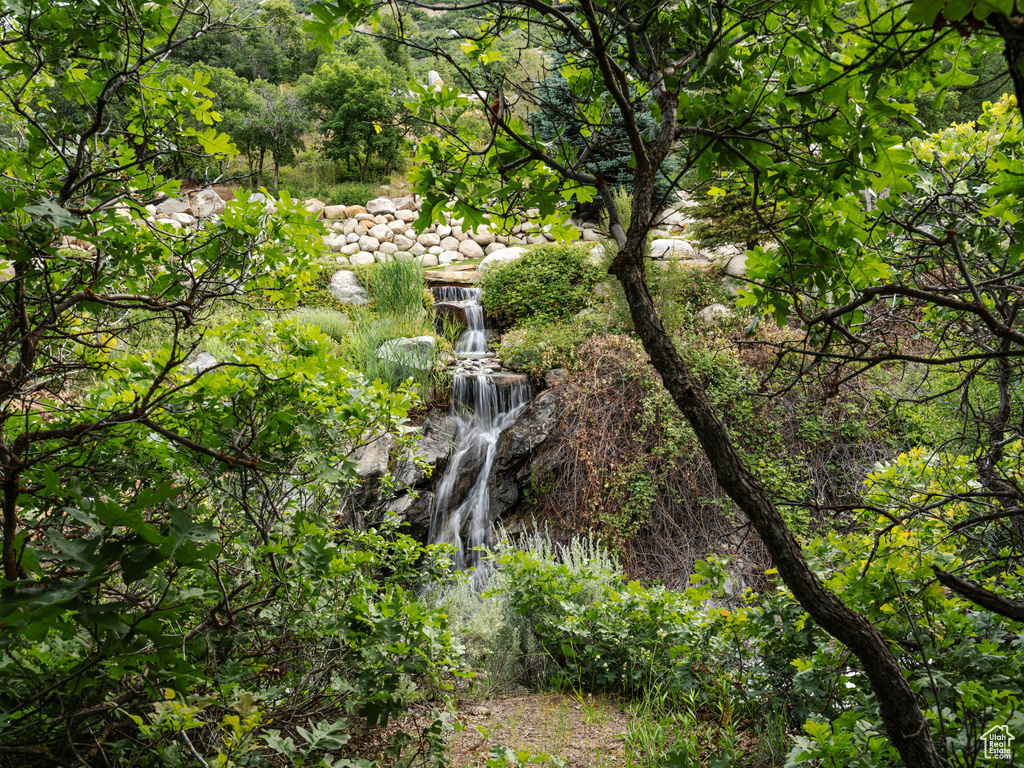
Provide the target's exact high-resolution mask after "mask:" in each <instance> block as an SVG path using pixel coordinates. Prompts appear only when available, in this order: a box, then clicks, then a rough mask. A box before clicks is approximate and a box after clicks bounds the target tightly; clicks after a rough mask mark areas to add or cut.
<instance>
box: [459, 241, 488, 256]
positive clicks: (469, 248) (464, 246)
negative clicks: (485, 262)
mask: <svg viewBox="0 0 1024 768" xmlns="http://www.w3.org/2000/svg"><path fill="white" fill-rule="evenodd" d="M459 253H461V254H462V255H463V256H465V257H466V258H467V259H482V258H484V249H483V248H481V247H480V246H479V245H478V244H477V243H476V242H475V241H473V240H463V241H462V242H461V243H459Z"/></svg>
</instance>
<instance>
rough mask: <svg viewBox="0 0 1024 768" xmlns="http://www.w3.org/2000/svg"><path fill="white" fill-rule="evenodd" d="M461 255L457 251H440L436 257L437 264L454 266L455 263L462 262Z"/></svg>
mask: <svg viewBox="0 0 1024 768" xmlns="http://www.w3.org/2000/svg"><path fill="white" fill-rule="evenodd" d="M462 258H463V257H462V254H461V253H459V252H458V251H441V252H440V253H439V254H438V255H437V263H438V264H454V263H455V262H456V261H462Z"/></svg>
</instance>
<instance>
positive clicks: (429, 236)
mask: <svg viewBox="0 0 1024 768" xmlns="http://www.w3.org/2000/svg"><path fill="white" fill-rule="evenodd" d="M416 242H418V243H419V244H420V245H422V246H424V247H425V248H431V247H433V246H435V245H441V236H440V235H438V234H437V233H436V232H424V233H423V234H422V235H420V236H419V237H417V238H416Z"/></svg>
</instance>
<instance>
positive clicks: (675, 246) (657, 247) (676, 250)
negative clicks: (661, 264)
mask: <svg viewBox="0 0 1024 768" xmlns="http://www.w3.org/2000/svg"><path fill="white" fill-rule="evenodd" d="M696 255H697V250H696V249H695V248H694V247H693V244H692V243H690V242H688V241H686V240H680V239H677V238H666V239H663V240H652V241H651V258H654V259H661V258H666V259H673V258H674V259H692V258H693V257H694V256H696Z"/></svg>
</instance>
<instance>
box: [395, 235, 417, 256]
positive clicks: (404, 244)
mask: <svg viewBox="0 0 1024 768" xmlns="http://www.w3.org/2000/svg"><path fill="white" fill-rule="evenodd" d="M392 242H394V244H395V247H396V248H398V250H400V251H410V252H411V251H412V248H413V246H415V245H416V241H415V240H410V239H409V238H408V237H406V236H405V235H395V239H394V240H393V241H392Z"/></svg>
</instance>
